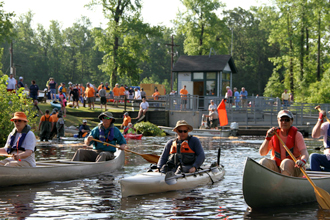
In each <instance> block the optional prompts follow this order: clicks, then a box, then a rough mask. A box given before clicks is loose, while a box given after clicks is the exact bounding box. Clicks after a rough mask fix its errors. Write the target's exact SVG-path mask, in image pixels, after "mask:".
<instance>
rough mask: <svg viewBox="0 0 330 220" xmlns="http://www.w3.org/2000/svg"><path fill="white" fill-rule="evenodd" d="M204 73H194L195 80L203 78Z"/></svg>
mask: <svg viewBox="0 0 330 220" xmlns="http://www.w3.org/2000/svg"><path fill="white" fill-rule="evenodd" d="M203 79H204V73H193V80H203Z"/></svg>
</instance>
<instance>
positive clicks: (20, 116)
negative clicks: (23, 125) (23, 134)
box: [10, 112, 28, 122]
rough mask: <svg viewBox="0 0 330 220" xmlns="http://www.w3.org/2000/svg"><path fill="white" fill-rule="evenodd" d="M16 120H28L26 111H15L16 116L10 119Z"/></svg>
mask: <svg viewBox="0 0 330 220" xmlns="http://www.w3.org/2000/svg"><path fill="white" fill-rule="evenodd" d="M14 120H22V121H26V122H28V120H27V117H26V115H25V113H24V112H15V114H14V117H13V118H12V119H10V121H14Z"/></svg>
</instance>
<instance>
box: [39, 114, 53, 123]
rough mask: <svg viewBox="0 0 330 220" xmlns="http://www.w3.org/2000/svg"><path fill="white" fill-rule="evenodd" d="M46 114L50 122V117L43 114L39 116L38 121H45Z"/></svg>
mask: <svg viewBox="0 0 330 220" xmlns="http://www.w3.org/2000/svg"><path fill="white" fill-rule="evenodd" d="M46 116H47V118H48V121H49V122H52V118H51V117H50V116H49V115H43V116H41V118H40V121H46Z"/></svg>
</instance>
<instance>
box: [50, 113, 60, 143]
mask: <svg viewBox="0 0 330 220" xmlns="http://www.w3.org/2000/svg"><path fill="white" fill-rule="evenodd" d="M57 114H58V109H57V108H54V109H53V112H52V115H51V116H50V121H51V122H52V129H51V132H50V135H49V139H53V137H54V136H55V135H56V134H57V128H56V122H57V121H58V117H57Z"/></svg>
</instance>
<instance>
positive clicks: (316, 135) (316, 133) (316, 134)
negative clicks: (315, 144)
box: [312, 110, 326, 138]
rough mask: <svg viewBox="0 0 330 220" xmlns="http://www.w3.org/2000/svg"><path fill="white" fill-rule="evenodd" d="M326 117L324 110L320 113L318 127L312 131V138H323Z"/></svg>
mask: <svg viewBox="0 0 330 220" xmlns="http://www.w3.org/2000/svg"><path fill="white" fill-rule="evenodd" d="M325 115H326V113H325V111H323V110H322V111H320V112H319V118H318V119H317V122H316V125H315V126H314V128H313V131H312V138H319V137H320V136H321V126H322V123H323V120H324V116H325Z"/></svg>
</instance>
